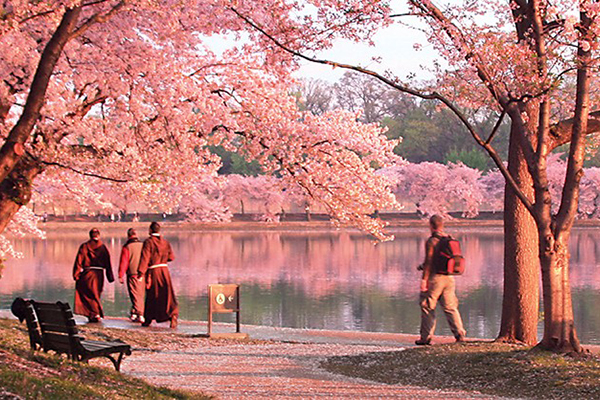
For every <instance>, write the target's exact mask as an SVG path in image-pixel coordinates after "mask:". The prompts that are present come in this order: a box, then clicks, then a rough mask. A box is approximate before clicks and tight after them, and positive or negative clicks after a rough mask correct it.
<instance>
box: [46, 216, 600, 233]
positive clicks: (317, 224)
mask: <svg viewBox="0 0 600 400" xmlns="http://www.w3.org/2000/svg"><path fill="white" fill-rule="evenodd" d="M150 222H151V221H136V222H132V221H120V222H96V221H65V222H62V221H50V222H40V223H39V224H38V227H39V228H40V229H42V230H44V231H49V232H55V231H80V230H82V229H89V227H91V226H95V227H98V228H101V229H103V230H105V231H112V230H123V229H127V228H129V227H133V228H137V229H140V228H144V229H145V228H146V227H147V226H148V224H149V223H150ZM158 222H160V223H161V225H163V227H164V230H165V231H171V230H175V229H176V230H178V231H301V230H317V231H318V230H324V231H337V230H346V231H355V232H360V230H359V229H358V228H356V227H354V226H351V225H339V226H338V225H336V224H335V223H334V222H332V221H282V222H261V221H233V222H219V223H208V222H191V221H169V220H166V221H160V220H159V221H158ZM386 222H388V223H389V224H388V225H387V227H386V229H394V228H421V227H423V228H426V227H427V219H425V218H423V219H419V218H412V219H396V220H391V221H389V220H388V221H386ZM503 225H504V224H503V220H502V219H477V218H474V219H466V218H455V219H452V220H448V221H446V226H447V227H456V228H502V227H503ZM575 227H590V228H595V227H600V219H581V220H577V221H575Z"/></svg>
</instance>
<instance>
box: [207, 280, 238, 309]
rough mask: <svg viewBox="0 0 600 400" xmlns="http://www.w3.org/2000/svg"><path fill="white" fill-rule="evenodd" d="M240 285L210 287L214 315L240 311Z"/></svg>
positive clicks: (209, 292) (209, 293)
mask: <svg viewBox="0 0 600 400" xmlns="http://www.w3.org/2000/svg"><path fill="white" fill-rule="evenodd" d="M239 290H240V286H239V285H234V284H229V285H208V295H209V299H210V300H209V301H210V308H211V311H212V312H213V313H229V312H235V311H238V310H239V308H240V305H239V301H238V299H239Z"/></svg>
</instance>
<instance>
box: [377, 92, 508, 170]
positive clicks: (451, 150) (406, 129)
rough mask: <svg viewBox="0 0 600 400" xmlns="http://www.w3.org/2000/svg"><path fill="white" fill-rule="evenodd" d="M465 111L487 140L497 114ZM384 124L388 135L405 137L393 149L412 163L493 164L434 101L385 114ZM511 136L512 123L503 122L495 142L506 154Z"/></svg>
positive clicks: (473, 165) (459, 123)
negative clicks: (392, 115)
mask: <svg viewBox="0 0 600 400" xmlns="http://www.w3.org/2000/svg"><path fill="white" fill-rule="evenodd" d="M464 113H465V114H466V115H467V116H468V118H469V120H470V121H471V122H472V123H473V124H474V126H475V127H476V128H477V131H478V132H479V134H480V135H481V136H482V137H483V138H484V139H487V137H488V135H489V134H490V133H491V131H492V129H493V127H494V125H495V123H496V122H497V116H496V115H495V114H494V113H484V112H481V111H475V110H465V111H464ZM381 123H382V125H383V126H385V127H387V128H388V131H387V133H386V135H387V137H388V138H390V139H397V138H399V137H401V138H402V142H401V143H400V144H399V145H398V146H397V147H396V149H394V152H395V153H396V154H398V155H400V156H402V157H404V158H405V159H406V160H408V161H410V162H412V163H419V162H423V161H432V162H438V163H448V162H456V161H462V162H463V163H464V164H465V165H467V166H469V167H472V168H478V169H480V170H488V169H490V168H492V167H493V164H492V161H491V159H490V158H489V156H488V155H487V154H486V153H485V152H484V151H483V150H482V149H481V148H480V147H479V146H478V145H477V144H476V143H475V141H474V140H473V138H472V137H471V134H470V133H469V132H468V131H467V130H466V128H465V127H464V126H463V124H462V123H461V122H460V121H459V120H458V119H457V118H456V116H455V115H454V114H452V113H450V112H449V111H448V110H445V109H439V108H438V107H437V106H436V104H435V103H433V102H430V101H422V102H420V103H418V104H414V105H413V106H412V108H411V109H409V110H407V112H406V113H405V114H404V115H403V116H402V117H401V118H395V119H393V118H390V117H386V118H384V119H383V121H382V122H381ZM508 135H509V124H508V123H504V124H503V125H501V127H500V129H499V131H498V132H497V133H496V135H495V138H494V140H493V142H492V144H493V145H494V147H495V148H496V150H497V151H498V152H499V153H500V154H501V156H503V157H505V156H506V154H507V153H508Z"/></svg>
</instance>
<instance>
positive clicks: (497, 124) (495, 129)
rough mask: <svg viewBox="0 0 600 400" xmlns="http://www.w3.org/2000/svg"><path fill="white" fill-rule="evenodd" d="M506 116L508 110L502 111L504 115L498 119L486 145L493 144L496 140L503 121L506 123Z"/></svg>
mask: <svg viewBox="0 0 600 400" xmlns="http://www.w3.org/2000/svg"><path fill="white" fill-rule="evenodd" d="M504 116H506V109H503V110H502V114H500V117H499V118H498V121H497V122H496V125H494V129H492V132H491V133H490V135H489V136H488V138H487V140H486V141H485V144H488V145H489V144H490V143H492V140H494V136H495V135H496V133H497V132H498V130H499V129H500V126H501V125H502V121H504Z"/></svg>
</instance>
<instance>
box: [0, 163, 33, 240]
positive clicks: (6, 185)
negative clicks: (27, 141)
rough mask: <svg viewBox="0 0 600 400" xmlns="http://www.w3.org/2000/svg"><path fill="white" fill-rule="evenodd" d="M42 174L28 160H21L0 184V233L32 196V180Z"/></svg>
mask: <svg viewBox="0 0 600 400" xmlns="http://www.w3.org/2000/svg"><path fill="white" fill-rule="evenodd" d="M41 172H42V168H41V167H40V166H39V165H38V164H37V163H35V162H34V161H32V160H31V159H28V158H23V159H21V161H19V163H17V165H16V166H15V168H13V170H12V171H11V173H10V174H9V175H8V177H6V179H4V181H2V183H0V232H4V230H5V229H6V226H7V225H8V224H9V222H10V221H11V220H12V218H13V217H14V215H15V214H16V213H17V212H18V211H19V209H20V208H21V207H22V206H24V205H25V204H27V203H29V200H31V195H32V187H33V179H34V178H35V177H36V176H38V175H39V174H40V173H41Z"/></svg>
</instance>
